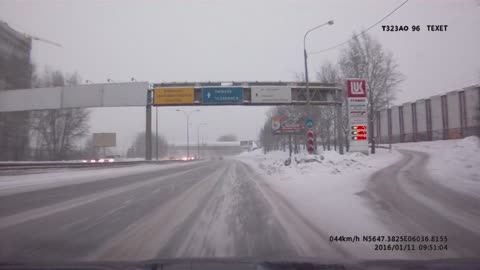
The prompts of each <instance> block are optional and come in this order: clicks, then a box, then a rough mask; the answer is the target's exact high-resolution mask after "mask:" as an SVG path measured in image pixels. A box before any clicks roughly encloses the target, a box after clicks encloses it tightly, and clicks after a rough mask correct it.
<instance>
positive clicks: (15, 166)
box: [0, 160, 194, 171]
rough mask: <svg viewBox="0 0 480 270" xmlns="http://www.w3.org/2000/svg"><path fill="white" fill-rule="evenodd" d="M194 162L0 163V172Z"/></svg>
mask: <svg viewBox="0 0 480 270" xmlns="http://www.w3.org/2000/svg"><path fill="white" fill-rule="evenodd" d="M191 161H194V160H187V161H185V160H132V161H115V162H95V163H90V162H0V170H2V171H4V170H31V169H57V168H87V167H114V166H129V165H137V164H168V163H181V162H191Z"/></svg>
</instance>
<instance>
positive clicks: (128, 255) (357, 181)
mask: <svg viewBox="0 0 480 270" xmlns="http://www.w3.org/2000/svg"><path fill="white" fill-rule="evenodd" d="M470 140H471V139H470ZM449 143H450V144H451V143H452V142H449ZM458 143H459V145H460V146H462V145H463V146H465V145H467V146H466V147H465V149H471V150H470V151H471V152H469V153H468V155H467V156H466V155H465V153H466V151H464V150H463V151H457V150H455V151H453V152H452V151H450V152H449V150H448V147H438V149H442V151H447V152H449V153H450V154H449V155H447V153H446V152H444V153H443V154H444V159H445V157H446V156H449V157H451V158H453V157H455V159H459V158H467V160H469V162H468V164H465V163H454V162H452V163H450V164H449V166H448V167H449V170H454V171H455V170H456V171H460V170H462V168H463V167H459V166H465V165H468V166H469V167H468V168H470V169H471V171H469V172H468V173H465V172H462V173H460V175H463V176H465V177H464V178H461V179H460V180H462V181H458V182H459V183H460V185H461V187H465V186H466V184H465V183H466V182H468V181H470V179H471V175H474V176H476V175H478V174H476V172H475V170H478V166H476V165H475V161H476V160H477V158H476V157H478V148H475V147H476V146H475V145H476V144H475V145H474V144H472V143H476V141H475V142H470V141H468V140H464V141H460V142H458ZM436 144H439V143H436ZM455 145H457V144H455ZM397 148H398V150H393V151H392V153H389V152H388V150H379V151H378V154H376V155H371V156H363V155H360V154H356V153H349V154H347V155H344V156H340V155H338V154H336V153H333V152H326V153H324V157H325V159H324V160H322V161H321V162H318V163H317V162H313V163H307V164H296V163H295V162H293V163H292V164H291V165H290V166H288V167H285V166H283V160H284V158H285V156H286V153H284V152H273V153H269V154H268V155H263V153H261V151H257V152H250V153H245V154H242V155H240V156H238V157H236V158H232V159H228V158H227V159H224V160H213V161H212V160H209V161H204V162H194V163H187V164H181V165H139V166H134V167H130V168H111V169H110V168H109V169H92V170H71V171H63V172H48V173H41V174H28V175H15V176H0V240H1V241H0V262H6V261H50V262H51V261H58V260H63V261H85V260H88V261H99V260H102V261H106V260H107V261H118V260H120V261H129V260H145V259H152V258H178V257H253V258H258V259H267V258H277V259H279V258H281V259H287V258H288V257H292V258H297V259H298V257H309V258H314V259H315V260H319V259H320V260H322V261H323V262H325V263H328V262H343V263H348V262H355V261H357V260H363V259H375V260H378V259H440V258H467V257H477V258H478V256H479V254H480V227H479V226H478V224H480V198H479V196H480V195H478V194H475V193H472V192H463V191H465V190H464V189H463V188H459V189H458V188H452V185H455V183H456V182H457V181H451V180H450V181H448V180H439V179H437V177H436V174H432V173H431V169H434V168H437V169H438V167H439V164H438V163H439V162H437V160H438V159H435V158H433V157H432V155H433V154H434V153H432V152H428V151H421V150H422V149H423V148H422V147H418V146H417V147H414V148H415V149H417V150H418V151H413V150H408V149H406V148H408V147H403V148H402V146H401V145H400V146H399V147H397ZM456 148H458V147H454V148H452V149H456ZM428 149H430V151H431V150H432V147H431V145H429V148H428ZM434 149H437V148H434ZM435 151H436V150H435ZM472 158H473V159H472ZM432 161H433V163H432ZM442 164H443V162H442ZM442 164H440V165H442ZM472 164H473V165H472ZM472 166H473V167H472ZM454 182H455V183H454ZM468 183H469V184H468V186H469V187H471V188H478V185H479V184H480V183H478V181H475V180H474V181H470V182H468ZM335 236H345V237H353V236H359V237H360V238H363V236H447V237H448V240H447V242H446V244H447V245H448V250H442V251H439V250H436V251H419V250H418V246H417V250H416V251H379V250H375V245H376V244H398V243H373V242H362V241H359V242H355V243H352V242H335V241H334V242H332V241H330V237H335ZM402 244H418V243H412V242H406V243H402ZM427 244H435V243H431V242H430V243H427ZM437 244H440V243H437Z"/></svg>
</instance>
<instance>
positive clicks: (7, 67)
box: [0, 21, 32, 160]
mask: <svg viewBox="0 0 480 270" xmlns="http://www.w3.org/2000/svg"><path fill="white" fill-rule="evenodd" d="M31 50H32V40H31V38H30V37H28V36H27V35H25V34H23V33H20V32H18V31H16V30H14V29H13V28H11V27H10V26H9V25H8V24H7V23H5V22H3V21H0V91H5V90H11V89H25V88H30V87H31V81H32V64H31V62H30V53H31ZM28 124H29V112H10V113H0V160H26V159H28V158H29V136H28V135H29V129H28Z"/></svg>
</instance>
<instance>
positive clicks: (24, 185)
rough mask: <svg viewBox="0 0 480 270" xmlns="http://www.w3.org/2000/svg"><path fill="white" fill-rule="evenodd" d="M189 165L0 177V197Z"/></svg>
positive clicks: (94, 169)
mask: <svg viewBox="0 0 480 270" xmlns="http://www.w3.org/2000/svg"><path fill="white" fill-rule="evenodd" d="M188 165H191V164H188V163H182V164H175V163H174V164H142V165H134V166H128V167H110V168H91V169H80V170H78V169H71V170H63V171H59V172H46V173H35V174H27V175H25V174H22V175H5V176H0V195H7V194H15V193H20V192H27V191H32V190H38V189H46V188H52V187H59V186H65V185H72V184H78V183H86V182H92V181H98V180H102V179H107V178H115V177H120V176H125V175H133V174H137V173H145V172H150V171H156V170H158V171H160V170H163V169H168V168H173V167H178V166H188Z"/></svg>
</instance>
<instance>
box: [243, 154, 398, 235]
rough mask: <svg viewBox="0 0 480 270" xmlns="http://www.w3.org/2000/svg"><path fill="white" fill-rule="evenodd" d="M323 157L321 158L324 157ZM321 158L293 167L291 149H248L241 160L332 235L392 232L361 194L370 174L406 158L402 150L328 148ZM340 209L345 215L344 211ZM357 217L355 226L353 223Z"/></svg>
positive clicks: (304, 155) (294, 164)
mask: <svg viewBox="0 0 480 270" xmlns="http://www.w3.org/2000/svg"><path fill="white" fill-rule="evenodd" d="M320 155H321V156H323V157H324V159H323V160H320V158H319V156H320ZM320 155H319V156H312V155H308V154H301V155H298V156H297V159H298V158H300V157H308V158H310V157H317V158H318V159H319V160H320V162H319V163H318V162H310V163H300V164H297V163H296V162H295V161H294V159H293V157H292V163H291V164H290V166H285V165H284V164H283V162H284V161H285V159H287V158H288V152H281V151H275V152H269V153H267V154H263V152H262V150H261V149H260V150H257V151H253V152H248V153H243V154H241V155H239V156H237V158H238V159H239V160H241V161H243V162H245V163H247V164H249V165H250V166H252V168H254V169H255V170H256V171H257V173H258V174H260V175H262V176H263V177H264V178H265V179H266V181H267V183H268V184H269V186H270V187H271V188H272V189H274V190H275V191H277V192H278V193H279V194H281V195H283V196H284V197H285V198H286V199H287V200H288V201H290V202H291V203H292V205H295V208H296V209H298V210H299V211H300V212H301V213H302V214H303V215H304V216H308V217H309V219H311V220H312V221H313V222H314V224H318V226H319V227H320V228H322V229H323V230H324V231H325V233H326V234H328V235H390V233H391V232H389V231H386V229H385V227H384V226H383V225H382V224H381V222H380V221H378V222H376V220H375V217H376V215H375V214H374V213H373V212H372V210H371V208H370V205H369V204H368V202H367V200H365V199H364V198H363V197H361V196H359V195H358V194H361V192H362V191H364V190H365V189H366V185H367V183H368V179H369V177H370V175H371V174H373V173H374V172H375V171H377V170H380V169H381V168H384V167H387V166H389V165H391V164H393V163H394V162H396V161H397V160H399V159H400V158H401V154H399V153H398V152H397V151H392V153H389V151H388V150H386V149H378V150H377V154H375V155H368V156H367V155H362V154H360V153H346V154H345V155H340V154H338V153H337V152H335V151H326V152H323V153H321V154H320ZM339 213H341V214H339ZM352 220H353V221H355V226H352Z"/></svg>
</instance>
